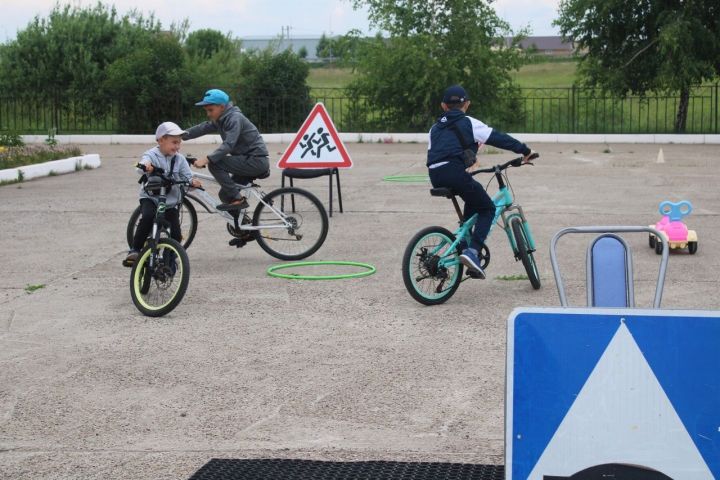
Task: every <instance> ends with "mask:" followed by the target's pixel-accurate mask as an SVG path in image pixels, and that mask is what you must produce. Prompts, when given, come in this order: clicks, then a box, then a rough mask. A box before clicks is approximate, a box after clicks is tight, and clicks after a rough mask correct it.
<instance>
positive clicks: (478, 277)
mask: <svg viewBox="0 0 720 480" xmlns="http://www.w3.org/2000/svg"><path fill="white" fill-rule="evenodd" d="M467 276H468V277H470V278H474V279H476V280H482V279H483V278H485V277H483V276H482V275H480V274H479V273H477V272H474V271H472V270H468V271H467Z"/></svg>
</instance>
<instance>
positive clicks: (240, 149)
mask: <svg viewBox="0 0 720 480" xmlns="http://www.w3.org/2000/svg"><path fill="white" fill-rule="evenodd" d="M210 133H219V134H220V137H221V138H222V139H223V143H222V145H220V146H219V147H218V148H217V149H216V150H215V151H214V152H212V153H211V154H209V155H208V156H207V157H208V159H209V160H210V164H209V165H208V168H209V169H210V173H212V174H213V176H214V177H215V179H216V180H217V181H218V183H220V186H221V189H220V199H221V200H222V201H224V202H230V201H232V200H234V199H236V198H239V197H240V190H239V189H238V188H237V186H236V184H235V181H234V180H233V179H232V177H231V176H230V174H234V175H236V176H238V177H251V178H255V177H258V176H259V175H262V174H264V173H265V172H267V171H269V170H270V163H269V160H268V150H267V147H266V146H265V141H263V138H262V136H261V135H260V132H258V129H257V127H255V125H253V123H252V122H251V121H250V120H248V119H247V117H246V116H245V115H243V114H242V112H241V111H240V109H239V108H238V107H236V106H235V105H233V104H232V103H228V105H227V107H225V111H224V112H223V114H222V115H221V116H220V118H219V119H218V120H217V121H216V122H211V121H207V122H203V123H201V124H199V125H195V126H194V127H190V128H189V129H188V130H187V133H186V134H185V135H183V137H182V138H183V140H192V139H193V138H197V137H200V136H203V135H207V134H210Z"/></svg>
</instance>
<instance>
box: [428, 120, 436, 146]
mask: <svg viewBox="0 0 720 480" xmlns="http://www.w3.org/2000/svg"><path fill="white" fill-rule="evenodd" d="M434 126H435V125H433V127H434ZM433 127H430V131H428V150H430V144H431V143H432V135H431V134H432V129H433Z"/></svg>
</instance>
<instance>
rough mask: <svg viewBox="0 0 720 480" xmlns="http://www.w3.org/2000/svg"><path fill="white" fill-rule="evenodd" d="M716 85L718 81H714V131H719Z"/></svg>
mask: <svg viewBox="0 0 720 480" xmlns="http://www.w3.org/2000/svg"><path fill="white" fill-rule="evenodd" d="M718 85H720V84H719V83H715V133H720V128H718Z"/></svg>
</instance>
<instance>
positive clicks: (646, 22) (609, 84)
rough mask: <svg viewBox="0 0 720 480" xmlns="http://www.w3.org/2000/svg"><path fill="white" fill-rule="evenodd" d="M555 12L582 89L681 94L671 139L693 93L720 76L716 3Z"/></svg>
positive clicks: (671, 0) (588, 5)
mask: <svg viewBox="0 0 720 480" xmlns="http://www.w3.org/2000/svg"><path fill="white" fill-rule="evenodd" d="M559 12H560V17H559V18H558V19H557V20H556V21H555V24H556V25H558V26H559V27H560V32H561V34H562V35H563V37H564V38H565V39H569V40H571V41H573V42H575V45H576V48H577V51H578V52H579V53H580V54H581V60H580V68H579V71H580V73H581V75H582V76H583V79H584V80H583V82H584V83H585V84H586V85H588V86H596V87H600V88H602V89H604V90H606V91H609V92H612V93H614V94H616V95H619V96H621V97H625V96H627V95H628V94H631V93H632V94H639V95H644V94H646V93H647V92H651V91H652V92H657V91H668V92H679V94H680V102H679V105H678V111H677V115H676V119H675V131H676V132H683V131H684V130H685V125H686V120H687V113H688V103H689V98H690V89H691V87H692V86H693V85H697V84H699V83H701V82H703V81H705V80H710V79H713V78H715V77H716V76H717V75H719V74H720V4H718V2H717V0H643V1H640V2H627V1H625V0H562V1H561V2H560V8H559Z"/></svg>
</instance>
